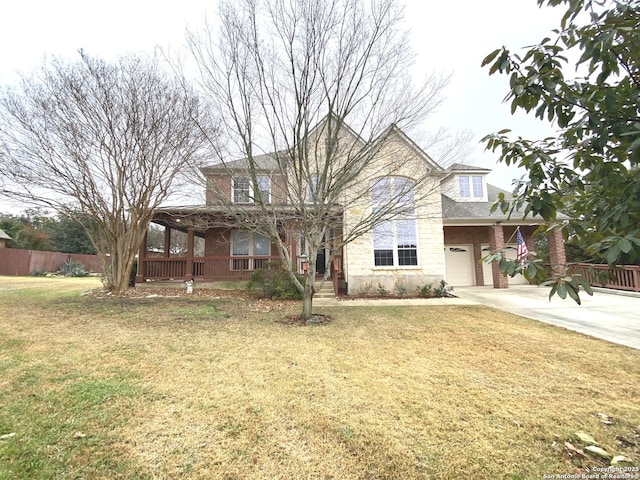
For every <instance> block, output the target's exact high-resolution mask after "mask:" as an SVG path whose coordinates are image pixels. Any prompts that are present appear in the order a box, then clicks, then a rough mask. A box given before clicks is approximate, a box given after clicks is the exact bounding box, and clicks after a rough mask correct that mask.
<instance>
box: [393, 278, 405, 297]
mask: <svg viewBox="0 0 640 480" xmlns="http://www.w3.org/2000/svg"><path fill="white" fill-rule="evenodd" d="M393 290H394V291H395V292H396V295H398V296H399V297H400V298H402V297H404V296H405V295H406V294H407V291H408V289H407V284H406V283H404V280H401V279H399V278H398V279H397V280H396V281H395V283H394V284H393Z"/></svg>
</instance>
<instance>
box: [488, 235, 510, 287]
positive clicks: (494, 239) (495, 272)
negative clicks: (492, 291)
mask: <svg viewBox="0 0 640 480" xmlns="http://www.w3.org/2000/svg"><path fill="white" fill-rule="evenodd" d="M489 247H490V248H491V251H492V252H495V251H497V250H500V249H502V248H504V230H503V229H502V225H500V224H497V225H492V226H491V227H489ZM491 275H492V277H493V288H509V280H508V279H507V277H506V276H504V275H503V274H502V272H501V271H500V269H499V268H498V262H496V261H495V260H494V261H493V262H491Z"/></svg>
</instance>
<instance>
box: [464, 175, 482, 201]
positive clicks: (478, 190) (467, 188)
mask: <svg viewBox="0 0 640 480" xmlns="http://www.w3.org/2000/svg"><path fill="white" fill-rule="evenodd" d="M458 183H459V185H460V198H482V197H484V188H483V185H482V177H481V176H480V175H460V176H458Z"/></svg>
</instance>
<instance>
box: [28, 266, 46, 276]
mask: <svg viewBox="0 0 640 480" xmlns="http://www.w3.org/2000/svg"><path fill="white" fill-rule="evenodd" d="M29 275H31V276H32V277H46V276H47V269H46V268H36V269H35V270H33V271H32V272H31V273H30V274H29Z"/></svg>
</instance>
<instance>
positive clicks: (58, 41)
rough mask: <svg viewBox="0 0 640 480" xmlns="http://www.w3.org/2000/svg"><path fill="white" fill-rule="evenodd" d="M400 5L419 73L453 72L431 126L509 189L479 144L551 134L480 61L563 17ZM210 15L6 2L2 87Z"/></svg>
mask: <svg viewBox="0 0 640 480" xmlns="http://www.w3.org/2000/svg"><path fill="white" fill-rule="evenodd" d="M319 1H320V0H319ZM405 4H406V18H407V27H408V28H409V29H410V31H411V38H412V42H413V46H414V48H415V50H416V52H417V54H418V67H419V68H420V69H422V70H423V71H425V72H430V71H439V72H440V71H441V72H445V73H452V74H453V78H452V81H451V83H450V85H449V87H448V88H447V90H446V92H445V95H446V97H447V101H446V102H445V103H444V105H443V106H442V107H441V108H440V109H439V111H438V112H437V113H436V115H434V116H433V117H432V118H431V119H430V122H429V124H428V125H429V126H431V125H433V126H436V125H438V126H440V125H441V126H446V127H449V128H451V129H453V130H470V131H472V132H473V133H474V134H475V137H474V143H473V147H474V151H473V153H472V154H471V155H469V157H468V158H466V159H465V163H470V164H474V165H478V166H484V167H487V168H492V169H493V170H494V171H493V173H492V175H491V182H492V183H494V184H496V185H498V186H500V187H502V188H509V187H510V181H511V179H512V178H513V177H515V176H518V173H517V172H516V171H514V170H509V169H507V168H506V167H504V166H501V165H496V163H495V157H494V156H492V155H491V154H488V153H486V152H484V151H483V150H484V149H483V146H481V145H480V144H478V143H477V142H478V141H479V139H480V138H482V136H484V135H486V134H487V133H490V132H494V131H497V130H500V129H502V128H512V129H513V130H514V131H515V132H517V133H518V134H521V135H523V136H525V137H536V136H541V135H543V134H545V133H547V132H549V129H548V127H546V126H544V125H542V124H540V123H539V122H536V121H534V120H532V119H529V118H527V117H525V116H524V115H519V116H516V117H515V118H514V117H512V116H511V115H510V114H509V108H508V106H507V105H505V104H502V99H503V98H504V96H505V94H506V92H507V85H508V81H507V78H506V77H502V76H495V75H494V76H492V77H489V76H488V75H487V69H486V68H485V69H481V68H480V63H481V61H482V59H483V58H484V57H485V56H486V55H487V54H488V53H489V52H491V51H492V50H494V49H495V48H498V47H500V46H502V45H507V46H509V47H510V48H511V49H517V48H521V47H524V46H526V45H530V44H532V43H534V42H535V43H537V42H538V41H539V40H540V39H542V38H543V37H544V36H546V35H547V34H548V33H549V32H550V31H551V30H552V29H553V28H555V27H556V26H557V19H558V18H559V16H560V11H558V9H551V8H549V7H544V8H542V9H540V8H538V6H537V4H536V1H535V0H457V1H451V0H405ZM216 11H217V6H216V0H208V1H207V0H179V1H165V0H109V1H100V2H98V1H95V0H94V1H91V0H21V1H6V2H3V4H2V7H0V84H7V83H12V82H14V81H15V80H16V72H17V71H22V72H28V71H30V70H32V69H34V68H36V67H38V66H39V65H41V64H42V61H43V58H44V57H45V55H56V56H61V57H68V58H73V56H74V55H75V52H77V50H78V49H80V48H83V49H84V50H85V51H86V52H87V53H89V54H91V55H94V56H101V57H105V58H113V57H116V56H118V55H120V54H124V53H128V52H140V51H143V52H151V51H152V50H153V48H154V46H157V45H158V46H163V47H167V46H174V47H180V46H181V45H183V44H184V32H185V27H186V26H187V25H188V26H190V27H192V28H198V27H200V26H201V25H202V24H203V19H204V16H205V15H208V16H209V17H213V16H215V14H216ZM427 153H428V152H427ZM436 160H437V158H436Z"/></svg>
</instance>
